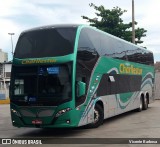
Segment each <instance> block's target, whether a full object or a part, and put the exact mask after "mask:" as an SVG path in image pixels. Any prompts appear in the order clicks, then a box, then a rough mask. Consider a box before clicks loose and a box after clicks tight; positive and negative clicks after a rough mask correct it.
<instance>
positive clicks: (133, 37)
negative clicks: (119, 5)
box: [132, 0, 135, 44]
mask: <svg viewBox="0 0 160 147" xmlns="http://www.w3.org/2000/svg"><path fill="white" fill-rule="evenodd" d="M132 43H134V44H135V20H134V0H132Z"/></svg>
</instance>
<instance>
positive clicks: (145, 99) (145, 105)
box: [142, 97, 148, 110]
mask: <svg viewBox="0 0 160 147" xmlns="http://www.w3.org/2000/svg"><path fill="white" fill-rule="evenodd" d="M147 108H148V100H147V98H146V97H145V98H144V101H143V108H142V109H143V110H147Z"/></svg>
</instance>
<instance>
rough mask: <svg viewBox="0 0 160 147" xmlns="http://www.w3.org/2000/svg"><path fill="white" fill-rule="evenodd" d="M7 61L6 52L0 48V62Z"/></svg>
mask: <svg viewBox="0 0 160 147" xmlns="http://www.w3.org/2000/svg"><path fill="white" fill-rule="evenodd" d="M3 62H8V53H6V52H3V51H2V49H0V63H3Z"/></svg>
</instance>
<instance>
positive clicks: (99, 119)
mask: <svg viewBox="0 0 160 147" xmlns="http://www.w3.org/2000/svg"><path fill="white" fill-rule="evenodd" d="M103 119H104V112H103V109H102V107H101V106H100V105H98V104H97V105H95V107H94V122H93V123H91V124H89V125H88V127H89V128H97V127H99V126H100V125H102V124H103Z"/></svg>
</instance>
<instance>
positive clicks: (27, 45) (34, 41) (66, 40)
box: [15, 28, 76, 58]
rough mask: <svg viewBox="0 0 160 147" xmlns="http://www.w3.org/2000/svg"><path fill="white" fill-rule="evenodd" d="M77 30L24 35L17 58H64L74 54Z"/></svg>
mask: <svg viewBox="0 0 160 147" xmlns="http://www.w3.org/2000/svg"><path fill="white" fill-rule="evenodd" d="M75 35H76V28H50V29H41V30H40V29H39V30H33V31H29V32H25V33H23V34H22V35H21V36H20V38H19V40H18V43H17V46H16V50H15V57H16V58H39V57H52V56H64V55H67V54H71V53H73V49H74V41H75Z"/></svg>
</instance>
